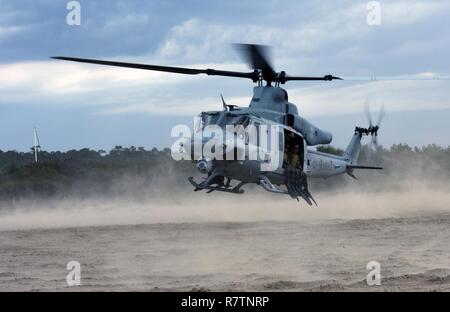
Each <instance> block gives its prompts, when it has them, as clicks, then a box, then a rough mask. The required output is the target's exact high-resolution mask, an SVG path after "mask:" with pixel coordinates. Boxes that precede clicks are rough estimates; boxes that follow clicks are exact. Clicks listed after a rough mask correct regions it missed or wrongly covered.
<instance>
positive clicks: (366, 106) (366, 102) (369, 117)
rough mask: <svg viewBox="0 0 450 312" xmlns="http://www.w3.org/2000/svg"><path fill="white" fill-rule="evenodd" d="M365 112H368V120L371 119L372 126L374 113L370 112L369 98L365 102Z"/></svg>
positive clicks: (370, 125) (370, 124)
mask: <svg viewBox="0 0 450 312" xmlns="http://www.w3.org/2000/svg"><path fill="white" fill-rule="evenodd" d="M364 113H365V114H366V117H367V120H369V127H372V126H373V123H372V115H371V114H370V107H369V100H368V99H367V98H366V101H365V102H364Z"/></svg>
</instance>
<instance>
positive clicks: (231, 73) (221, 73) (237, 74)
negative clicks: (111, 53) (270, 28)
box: [52, 56, 259, 82]
mask: <svg viewBox="0 0 450 312" xmlns="http://www.w3.org/2000/svg"><path fill="white" fill-rule="evenodd" d="M52 58H53V59H56V60H63V61H72V62H80V63H89V64H97V65H107V66H117V67H125V68H136V69H145V70H154V71H160V72H167V73H176V74H185V75H198V74H206V75H211V76H226V77H237V78H249V79H252V80H253V81H254V82H257V81H258V78H259V75H258V72H247V73H246V72H235V71H225V70H216V69H211V68H207V69H196V68H185V67H174V66H161V65H149V64H136V63H125V62H113V61H103V60H94V59H84V58H77V57H65V56H53V57H52Z"/></svg>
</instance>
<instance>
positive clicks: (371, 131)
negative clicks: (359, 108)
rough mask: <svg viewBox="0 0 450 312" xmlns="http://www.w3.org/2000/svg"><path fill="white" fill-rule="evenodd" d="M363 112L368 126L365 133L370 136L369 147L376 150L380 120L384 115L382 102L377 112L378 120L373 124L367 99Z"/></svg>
mask: <svg viewBox="0 0 450 312" xmlns="http://www.w3.org/2000/svg"><path fill="white" fill-rule="evenodd" d="M365 113H366V117H367V120H368V121H369V128H367V133H366V134H367V135H370V136H371V140H370V147H371V148H372V149H374V150H376V149H377V148H378V130H380V125H381V122H382V121H383V119H384V116H385V115H386V111H385V109H384V104H383V105H382V106H381V109H380V112H379V113H378V120H377V123H376V124H375V125H374V124H373V122H372V114H371V113H370V107H369V101H368V100H367V99H366V102H365Z"/></svg>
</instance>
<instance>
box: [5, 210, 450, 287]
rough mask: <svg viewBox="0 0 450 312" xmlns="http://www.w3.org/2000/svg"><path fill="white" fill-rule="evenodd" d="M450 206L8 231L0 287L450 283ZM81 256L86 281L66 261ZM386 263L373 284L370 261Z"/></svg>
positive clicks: (382, 264)
mask: <svg viewBox="0 0 450 312" xmlns="http://www.w3.org/2000/svg"><path fill="white" fill-rule="evenodd" d="M449 224H450V213H445V212H444V213H429V214H426V215H421V216H412V217H388V218H373V219H372V218H365V219H353V220H342V219H341V220H340V219H330V220H300V221H291V222H289V221H276V222H273V221H272V222H263V221H258V222H244V221H242V222H199V223H157V224H141V225H114V226H113V225H109V226H108V225H101V226H83V227H64V228H54V229H49V228H47V229H22V230H11V229H8V230H2V231H1V232H0V237H1V243H0V290H1V291H30V290H31V291H46V290H51V291H53V290H56V291H90V290H100V291H165V290H169V291H186V290H211V291H228V290H231V291H404V290H408V291H416V290H425V291H449V290H450V243H449V242H450V227H449ZM71 260H76V261H78V262H80V264H81V282H82V285H81V286H79V287H68V286H67V284H66V274H67V273H68V270H66V264H67V263H68V262H69V261H71ZM373 260H374V261H378V262H379V263H380V265H381V275H382V280H381V286H372V287H369V286H367V283H366V276H367V274H368V272H369V271H368V270H367V269H366V265H367V263H368V262H369V261H373Z"/></svg>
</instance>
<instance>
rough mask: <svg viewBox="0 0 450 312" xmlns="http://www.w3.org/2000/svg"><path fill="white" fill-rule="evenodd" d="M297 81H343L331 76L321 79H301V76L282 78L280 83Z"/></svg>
mask: <svg viewBox="0 0 450 312" xmlns="http://www.w3.org/2000/svg"><path fill="white" fill-rule="evenodd" d="M291 80H297V81H299V80H300V81H308V80H322V81H332V80H343V79H342V78H340V77H336V76H333V75H325V76H323V77H303V76H286V77H284V78H282V82H283V81H284V82H286V81H291Z"/></svg>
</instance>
